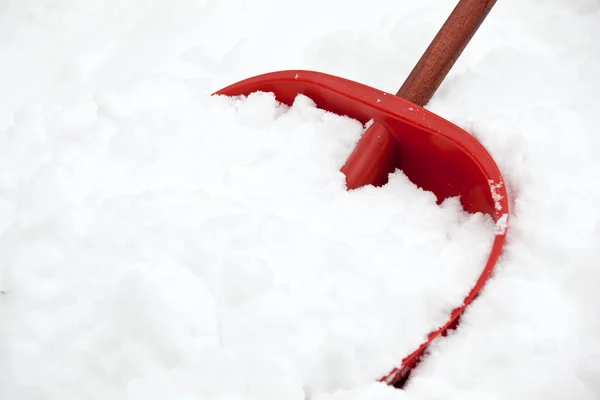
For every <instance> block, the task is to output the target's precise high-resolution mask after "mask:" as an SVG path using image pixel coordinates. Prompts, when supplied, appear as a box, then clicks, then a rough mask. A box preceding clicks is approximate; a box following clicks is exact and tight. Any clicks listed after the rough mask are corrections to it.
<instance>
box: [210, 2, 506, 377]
mask: <svg viewBox="0 0 600 400" xmlns="http://www.w3.org/2000/svg"><path fill="white" fill-rule="evenodd" d="M495 2H496V1H495V0H461V1H459V3H458V5H457V6H456V8H455V9H454V10H453V11H452V13H451V14H450V16H449V17H448V19H447V20H446V22H445V23H444V25H443V26H442V28H441V29H440V31H439V32H438V33H437V35H436V36H435V38H434V39H433V41H432V42H431V44H430V45H429V47H428V48H427V50H426V51H425V53H424V54H423V56H422V57H421V59H420V60H419V61H418V63H417V65H416V66H415V67H414V69H413V70H412V72H411V73H410V75H409V76H408V78H407V79H406V81H405V82H404V84H403V85H402V87H401V88H400V90H399V91H398V93H396V95H393V94H390V93H386V92H383V91H380V90H378V89H375V88H372V87H369V86H365V85H362V84H360V83H357V82H354V81H350V80H347V79H343V78H340V77H337V76H332V75H328V74H324V73H321V72H315V71H304V70H290V71H277V72H272V73H267V74H263V75H258V76H255V77H252V78H249V79H245V80H243V81H240V82H238V83H235V84H233V85H230V86H228V87H226V88H224V89H221V90H219V91H218V92H216V93H215V94H217V95H226V96H240V95H248V94H250V93H252V92H259V91H260V92H271V93H273V94H274V95H275V96H276V98H277V100H278V101H280V102H282V103H284V104H287V105H291V104H292V103H293V101H294V99H295V97H296V96H297V95H298V94H303V95H305V96H307V97H309V98H311V99H312V100H313V101H314V102H315V103H316V105H317V107H319V108H321V109H324V110H327V111H330V112H333V113H335V114H339V115H346V116H349V117H351V118H354V119H357V120H359V121H361V122H362V123H364V124H366V123H368V122H371V125H370V126H369V128H368V129H366V130H365V132H364V133H363V135H362V137H361V139H360V140H359V141H358V144H357V145H356V148H355V149H354V150H353V152H352V154H351V155H350V156H349V158H348V160H347V161H346V163H345V165H344V166H343V167H342V172H343V173H344V174H345V176H346V185H347V188H348V189H349V190H352V189H356V188H358V187H361V186H364V185H374V186H381V185H383V184H385V183H386V182H387V179H388V175H389V174H390V173H391V172H393V171H394V170H396V169H400V170H402V171H403V172H404V173H405V174H406V175H407V176H408V178H409V179H410V180H411V181H412V182H413V183H414V184H416V185H417V186H419V187H421V188H423V189H424V190H428V191H431V192H433V193H434V194H435V195H436V197H437V200H438V202H441V201H443V200H444V199H446V198H448V197H455V196H459V197H460V201H461V204H462V206H463V207H464V209H465V210H466V211H468V212H471V213H476V212H482V213H487V214H489V215H491V217H492V218H493V219H494V221H495V222H496V236H495V239H494V242H493V244H492V247H491V250H490V255H489V258H488V260H487V263H486V265H485V267H484V268H483V271H482V273H481V275H480V276H479V278H478V280H477V282H476V283H475V286H474V287H473V288H472V289H471V291H470V293H468V295H467V296H466V298H465V299H464V301H463V303H462V304H461V305H459V306H458V307H457V308H456V309H455V310H454V311H453V312H452V313H451V314H450V317H449V319H448V321H447V322H446V323H445V324H444V325H443V326H441V327H439V328H438V329H437V330H435V331H434V332H431V333H430V334H429V335H428V337H427V340H425V341H424V343H423V344H422V345H421V346H420V347H419V348H418V349H416V350H415V351H414V352H413V353H411V354H410V355H408V356H407V357H405V358H404V359H403V360H402V362H401V363H400V365H398V366H397V367H395V368H393V369H392V370H391V372H389V373H388V374H387V375H386V376H384V377H383V378H381V379H380V381H382V382H386V383H387V384H390V385H395V386H397V387H399V386H400V385H401V384H403V383H404V382H405V381H406V379H407V377H408V374H409V372H410V371H411V370H412V369H413V368H414V367H415V366H416V365H417V363H418V362H419V360H420V359H421V356H422V355H423V354H424V353H425V351H426V349H427V347H428V346H429V345H430V344H431V342H433V341H434V340H435V339H437V338H439V337H440V336H444V335H446V333H447V332H448V330H449V329H454V328H455V327H456V325H457V323H458V319H459V317H460V315H461V314H462V312H463V311H464V309H465V308H466V307H467V306H468V305H469V304H470V303H471V302H472V301H473V299H474V298H475V297H476V296H477V294H478V293H479V291H480V290H481V288H482V287H483V285H484V284H485V282H486V280H487V279H488V277H489V276H490V274H491V272H492V270H493V268H494V266H495V264H496V262H497V260H498V258H499V256H500V253H501V251H502V247H503V246H504V242H505V238H506V229H507V226H508V225H507V224H508V214H509V203H508V193H507V190H506V187H505V184H504V180H503V178H502V175H501V173H500V171H499V169H498V167H497V165H496V163H495V162H494V160H493V159H492V157H491V156H490V154H489V153H488V152H487V151H486V149H485V148H484V147H483V146H482V145H481V144H480V143H479V142H478V141H477V140H476V139H475V138H474V137H473V136H471V135H470V134H469V133H467V132H466V131H464V130H462V129H461V128H459V127H458V126H456V125H454V124H452V123H451V122H449V121H447V120H445V119H443V118H441V117H439V116H437V115H435V114H433V113H431V112H429V111H427V110H426V109H425V108H423V106H425V105H426V104H427V102H429V100H430V99H431V97H432V96H433V94H434V93H435V91H436V90H437V88H438V87H439V85H440V84H441V83H442V81H443V80H444V78H445V77H446V75H447V74H448V72H449V71H450V69H451V68H452V66H453V65H454V63H455V62H456V60H457V59H458V57H459V56H460V54H461V53H462V51H463V50H464V48H465V47H466V45H467V44H468V42H469V41H470V40H471V38H472V37H473V35H474V34H475V32H476V31H477V29H478V28H479V26H480V25H481V23H482V22H483V20H484V19H485V18H486V16H487V15H488V13H489V12H490V10H491V9H492V7H493V5H494V3H495Z"/></svg>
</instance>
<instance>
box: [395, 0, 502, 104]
mask: <svg viewBox="0 0 600 400" xmlns="http://www.w3.org/2000/svg"><path fill="white" fill-rule="evenodd" d="M495 3H496V0H460V1H459V2H458V5H457V6H456V7H455V8H454V10H453V11H452V13H451V14H450V16H449V17H448V19H447V20H446V22H445V23H444V25H443V26H442V27H441V29H440V30H439V32H438V33H437V35H436V36H435V38H434V39H433V41H432V42H431V44H430V45H429V47H428V48H427V50H425V53H423V55H422V56H421V59H420V60H419V62H418V63H417V65H415V67H414V68H413V70H412V72H411V73H410V75H409V76H408V78H406V81H404V83H403V84H402V87H401V88H400V90H398V93H396V96H399V97H402V98H403V99H406V100H408V101H410V102H412V103H415V104H417V105H419V106H424V105H426V104H427V103H428V102H429V100H431V98H432V97H433V95H434V93H435V92H436V90H437V89H438V87H439V86H440V85H441V84H442V81H443V80H444V78H445V77H446V75H447V74H448V72H449V71H450V69H451V68H452V66H453V65H454V63H455V62H456V60H457V59H458V57H459V56H460V55H461V53H462V52H463V50H464V49H465V47H467V44H468V43H469V41H470V40H471V38H472V37H473V35H475V32H477V29H479V26H480V25H481V23H482V22H483V20H484V19H485V18H486V17H487V15H488V13H489V12H490V10H491V9H492V7H493V6H494V4H495Z"/></svg>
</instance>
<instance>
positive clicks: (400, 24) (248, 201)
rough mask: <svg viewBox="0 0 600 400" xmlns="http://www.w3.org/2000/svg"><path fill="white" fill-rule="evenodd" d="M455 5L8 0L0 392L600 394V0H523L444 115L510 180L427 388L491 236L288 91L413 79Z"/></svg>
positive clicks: (443, 107)
mask: <svg viewBox="0 0 600 400" xmlns="http://www.w3.org/2000/svg"><path fill="white" fill-rule="evenodd" d="M455 4H456V2H455V1H454V0H421V1H419V2H415V1H398V0H372V1H370V2H364V1H356V0H343V1H342V0H319V1H316V0H304V1H301V2H298V1H296V2H292V1H287V0H256V1H245V0H204V1H191V0H173V1H170V2H164V1H162V2H161V1H158V0H154V1H148V0H120V1H117V0H106V1H102V2H101V1H97V2H89V1H83V0H79V1H75V0H64V1H59V0H55V1H49V0H47V1H41V0H31V1H27V2H25V1H4V2H0V89H2V90H1V91H0V291H1V292H0V399H10V400H13V399H88V398H97V399H153V398H157V399H158V398H161V399H164V398H169V399H215V400H216V399H281V398H289V399H298V400H302V399H308V398H310V399H317V400H350V399H357V400H358V399H361V400H362V399H364V398H375V399H442V398H444V399H482V398H484V399H508V398H510V399H528V400H530V399H597V398H599V397H600V383H599V382H600V381H599V380H598V377H599V376H600V313H599V312H598V309H597V307H598V304H600V294H598V293H597V292H598V290H597V287H598V286H599V285H600V270H599V268H598V261H597V260H598V259H599V258H600V185H598V184H597V183H596V182H600V160H598V158H597V154H598V153H599V152H600V129H599V128H598V126H600V111H599V110H600V101H599V100H598V97H597V93H599V92H600V78H598V72H599V71H600V47H599V46H598V45H597V38H598V37H599V35H600V2H598V1H597V0H554V1H550V0H502V1H499V2H498V4H497V5H496V6H495V8H494V9H493V10H492V12H491V14H490V16H489V17H488V19H487V20H486V21H485V23H484V24H483V26H482V27H481V29H480V31H479V32H478V33H477V35H476V36H475V38H474V39H473V41H472V42H471V44H470V45H469V47H468V48H467V50H466V51H465V53H464V54H463V56H462V57H461V58H460V60H459V62H458V63H457V65H456V66H455V68H454V69H453V70H452V71H451V73H450V75H449V76H448V78H447V80H446V81H445V83H444V84H443V86H442V87H441V88H440V90H439V91H438V93H437V94H436V96H435V97H434V99H433V100H432V101H431V102H430V104H429V105H428V107H427V108H429V109H430V110H432V111H434V112H436V113H438V114H440V115H442V116H444V117H445V118H447V119H449V120H451V121H453V122H455V123H457V124H458V125H460V126H462V127H464V128H465V129H467V130H468V131H469V132H471V133H472V134H474V135H475V136H476V137H477V138H478V139H479V140H480V141H481V142H482V143H483V144H484V145H485V146H486V147H487V148H488V150H489V151H490V152H491V153H492V155H493V156H494V158H495V159H496V160H497V162H498V164H499V166H500V168H501V170H502V171H503V173H504V176H505V178H506V180H507V182H508V184H509V185H510V189H511V193H512V195H513V208H512V210H513V215H512V216H511V218H512V219H511V227H510V230H509V240H508V243H507V245H506V247H505V252H504V253H503V258H502V260H501V262H500V263H499V264H498V267H497V269H496V272H495V274H494V277H493V279H492V280H490V282H489V283H488V284H487V285H486V287H485V289H484V291H483V292H482V295H481V296H480V297H479V298H478V299H477V301H476V302H474V303H473V304H472V305H471V306H470V307H469V309H468V310H467V312H466V313H465V315H464V317H463V319H462V322H461V325H460V326H459V328H458V329H457V330H456V331H454V332H453V333H452V335H450V336H449V337H447V338H444V339H442V340H439V341H438V342H436V343H435V345H434V346H432V349H431V352H430V353H429V354H428V356H427V357H426V359H425V360H424V362H423V363H422V364H421V365H420V366H419V367H418V368H417V369H416V370H415V371H414V373H413V374H412V376H411V379H410V381H409V382H408V384H407V385H406V386H405V387H404V388H403V389H402V390H399V389H394V388H391V387H388V386H385V385H384V384H382V383H376V380H377V379H378V378H379V377H381V376H382V375H384V374H385V373H387V372H388V371H389V370H390V369H391V368H393V367H394V366H396V364H397V363H399V362H400V360H401V359H402V357H403V356H405V355H407V353H409V352H410V351H412V350H414V349H415V348H416V346H417V345H418V344H419V343H421V341H422V340H423V337H424V335H426V334H427V333H428V332H429V331H430V330H431V329H432V328H434V327H436V326H437V325H438V324H439V323H440V322H443V321H444V320H445V318H446V316H447V314H448V311H449V310H450V309H452V307H453V306H455V305H457V304H458V303H459V302H460V300H461V299H462V297H463V296H464V295H465V294H466V292H467V291H468V289H469V288H470V286H471V284H472V282H473V280H474V279H475V277H476V276H477V274H478V272H479V268H480V266H481V265H482V264H483V261H484V260H485V258H486V252H487V250H488V248H489V244H490V241H491V240H492V236H493V226H492V225H491V224H490V221H488V220H487V219H486V218H484V217H482V216H481V215H475V216H473V215H465V214H463V213H462V212H461V210H460V209H459V208H458V206H457V203H456V202H453V201H449V202H447V203H444V205H443V206H441V207H439V206H436V205H435V203H434V199H433V197H432V195H431V194H428V193H425V192H422V191H420V190H418V189H417V188H415V187H414V186H413V185H412V184H410V182H408V181H407V180H406V179H405V177H404V176H403V175H402V174H401V173H397V174H395V175H394V176H393V178H392V180H391V182H390V184H388V185H387V186H386V187H384V188H379V189H373V188H367V189H364V190H359V191H356V192H350V193H349V192H346V191H345V190H344V183H343V176H341V174H340V173H339V172H338V171H339V168H340V166H341V164H342V163H343V162H344V160H345V157H347V155H348V152H349V151H351V149H352V146H353V145H354V143H355V141H356V140H357V139H358V137H359V135H360V133H361V132H362V129H363V127H362V126H361V125H360V124H358V123H357V122H356V121H352V120H349V119H347V118H343V117H339V116H334V115H331V114H327V113H324V112H323V111H321V110H318V109H316V108H315V107H314V106H313V105H312V103H311V102H310V100H309V99H306V98H303V97H300V98H298V99H297V102H296V103H295V104H294V106H293V107H291V108H289V109H288V108H287V107H282V106H280V105H278V104H277V103H276V102H275V101H274V100H273V98H272V97H271V96H270V95H268V94H260V95H256V96H251V97H250V98H248V99H245V100H231V99H226V98H219V97H212V96H210V93H212V92H213V91H215V90H217V89H219V88H221V87H223V86H226V85H228V84H230V83H232V82H235V81H237V80H239V79H242V78H246V77H248V76H252V75H255V74H258V73H263V72H268V71H272V70H278V69H288V68H294V69H296V68H298V69H315V70H320V71H324V72H328V73H331V74H335V75H340V76H343V77H346V78H350V79H354V80H357V81H360V82H363V83H366V84H369V85H371V86H375V87H377V88H379V89H383V90H387V91H389V92H392V93H395V91H396V90H397V88H398V87H399V85H400V84H401V83H402V81H403V79H404V78H405V77H406V76H407V74H408V73H409V72H410V70H411V68H412V67H413V65H414V63H415V62H416V61H417V59H418V58H419V56H420V55H421V53H422V52H423V50H424V49H425V47H426V46H427V44H428V43H429V41H430V40H431V38H432V36H433V35H434V34H435V32H436V31H437V30H438V29H439V27H440V26H441V24H442V23H443V21H444V20H445V18H446V17H447V15H448V14H449V12H450V11H451V9H452V8H453V7H454V5H455Z"/></svg>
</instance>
